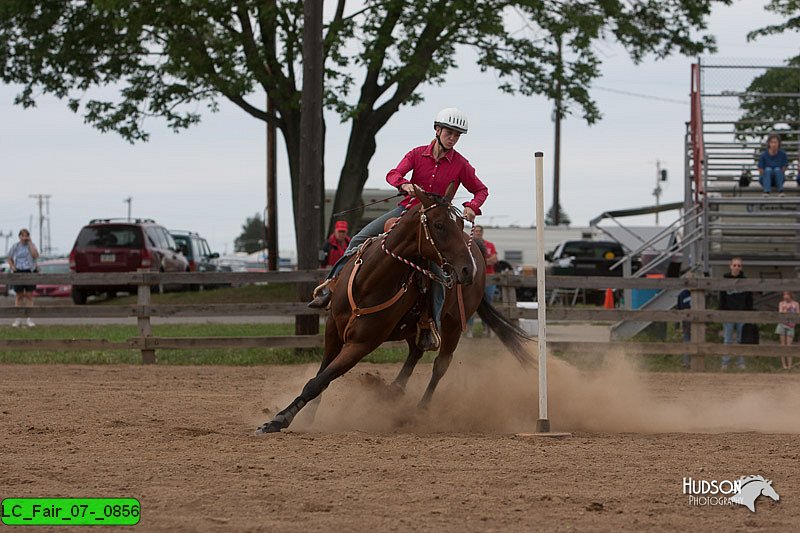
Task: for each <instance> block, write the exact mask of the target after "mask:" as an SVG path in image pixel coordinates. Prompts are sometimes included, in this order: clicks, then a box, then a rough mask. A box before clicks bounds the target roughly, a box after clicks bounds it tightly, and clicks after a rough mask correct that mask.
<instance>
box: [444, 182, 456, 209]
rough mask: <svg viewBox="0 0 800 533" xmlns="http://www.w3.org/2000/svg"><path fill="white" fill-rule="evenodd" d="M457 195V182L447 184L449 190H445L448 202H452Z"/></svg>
mask: <svg viewBox="0 0 800 533" xmlns="http://www.w3.org/2000/svg"><path fill="white" fill-rule="evenodd" d="M455 195H456V182H455V181H451V182H450V185H448V186H447V190H446V191H444V199H445V200H447V203H448V204H449V203H451V202H452V201H453V196H455Z"/></svg>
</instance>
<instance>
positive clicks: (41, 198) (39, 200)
mask: <svg viewBox="0 0 800 533" xmlns="http://www.w3.org/2000/svg"><path fill="white" fill-rule="evenodd" d="M50 196H51V195H50V194H29V195H28V198H35V199H36V202H37V204H39V250H41V251H43V252H45V253H46V251H47V248H45V241H44V234H43V232H42V228H43V227H44V214H45V210H44V202H45V199H47V198H50Z"/></svg>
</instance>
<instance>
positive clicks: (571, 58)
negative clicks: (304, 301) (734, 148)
mask: <svg viewBox="0 0 800 533" xmlns="http://www.w3.org/2000/svg"><path fill="white" fill-rule="evenodd" d="M714 3H725V4H727V3H730V0H659V1H654V0H650V1H636V2H628V1H625V0H601V1H596V0H519V1H510V0H364V1H362V2H359V3H357V4H356V3H353V5H351V4H350V3H347V2H346V0H338V1H337V2H336V4H335V8H334V9H333V10H332V12H331V13H328V19H327V20H326V25H325V29H324V55H325V67H326V92H325V105H326V106H327V107H328V108H329V109H332V110H335V111H336V112H338V113H339V115H340V117H341V120H342V121H344V122H349V124H350V136H349V143H348V148H347V153H346V154H345V155H344V164H343V167H342V169H341V173H340V179H339V186H338V190H337V194H336V199H335V203H334V208H333V210H334V211H341V210H345V209H349V208H353V207H356V205H357V203H358V202H359V200H360V197H361V191H362V190H363V187H364V184H365V182H366V180H367V177H368V165H369V162H370V159H371V158H372V156H373V155H374V153H375V149H376V145H375V137H376V135H377V133H378V132H379V131H380V130H381V128H383V126H384V125H386V123H387V122H388V121H389V119H390V118H391V117H392V116H393V115H394V114H395V113H397V112H398V111H399V110H400V108H401V106H403V105H414V104H417V103H419V102H420V101H421V100H422V95H421V88H422V87H423V86H425V85H429V84H441V83H444V82H446V80H447V75H448V73H449V72H450V70H451V69H452V68H453V67H456V66H457V65H456V62H457V55H456V51H457V50H459V49H471V50H472V54H473V55H474V57H476V61H477V64H478V66H479V67H480V68H481V69H482V70H484V71H491V72H493V73H494V76H495V77H496V79H498V80H499V89H500V90H502V91H505V92H510V93H519V94H522V95H545V96H547V97H549V98H553V97H554V95H555V83H554V79H556V78H558V80H559V81H560V87H561V96H562V112H563V113H565V114H573V113H579V114H580V115H582V116H583V118H584V119H585V120H586V121H587V122H589V123H592V122H594V121H596V120H598V119H599V118H600V112H599V110H598V109H597V106H596V105H595V103H594V102H593V100H592V99H591V97H590V95H589V87H590V85H591V82H592V80H594V79H595V78H597V77H598V76H599V74H600V66H601V59H600V57H599V56H598V54H597V52H596V51H595V44H596V43H597V42H598V41H601V40H608V41H616V42H618V43H621V44H622V46H624V47H625V49H627V51H628V52H629V54H630V55H631V57H632V58H633V59H634V60H635V61H639V60H641V59H642V58H643V57H644V56H645V55H648V54H653V55H655V56H656V57H659V58H663V57H666V56H668V55H670V54H672V53H675V52H679V53H682V54H687V55H695V54H699V53H701V52H703V51H705V50H708V49H711V48H713V39H712V38H711V37H710V36H708V35H705V34H703V33H702V30H704V29H705V24H706V23H705V20H706V17H707V15H708V14H709V11H710V9H711V6H712V4H714ZM330 5H333V4H332V3H331V4H330ZM302 14H303V7H302V2H300V1H298V0H294V1H289V0H93V1H87V0H62V1H58V2H54V1H48V0H4V1H3V2H0V79H2V81H4V82H6V83H13V84H19V85H21V91H20V93H19V95H18V96H17V98H16V103H17V104H20V105H22V106H25V107H29V106H33V105H35V103H36V98H37V97H38V96H39V95H41V94H51V95H55V96H56V97H58V98H61V99H64V100H65V101H66V103H67V105H68V106H69V108H70V109H72V110H73V111H75V112H76V113H79V114H81V115H82V116H83V118H84V120H85V121H86V122H87V123H88V124H91V125H92V126H94V127H96V128H98V129H100V130H101V131H115V132H117V133H119V134H120V135H122V136H123V137H124V138H125V139H127V140H129V141H131V142H135V141H144V140H147V138H148V134H147V131H146V129H145V121H146V119H148V118H151V117H160V118H161V119H163V120H164V121H166V123H167V124H168V125H169V127H171V128H172V129H173V130H176V131H178V130H181V129H184V128H188V127H190V126H191V125H193V124H196V123H197V122H198V121H199V120H200V117H201V113H200V109H201V108H200V107H199V105H200V104H202V105H204V106H206V110H208V111H215V110H216V109H217V105H218V102H219V101H220V100H221V99H227V100H229V101H231V102H233V103H234V104H235V105H237V106H239V107H240V108H241V109H242V110H243V111H244V112H246V113H248V114H249V115H251V116H253V117H254V118H257V119H259V120H264V121H267V122H271V123H273V124H275V125H276V126H277V127H278V128H279V129H280V130H281V132H282V134H283V137H284V140H285V144H286V149H287V154H288V162H289V168H290V174H291V178H292V197H293V202H294V206H295V212H296V211H297V209H296V207H297V199H298V194H299V187H298V171H299V168H298V167H299V160H300V155H301V154H300V152H299V146H300V91H301V85H300V82H299V75H300V74H301V69H300V68H299V65H300V64H301V61H302V57H301V53H302V42H301V41H302V27H303V20H302ZM557 39H561V41H562V43H563V46H564V60H563V61H560V60H559V56H558V53H557V51H556V40H557ZM461 57H466V55H464V54H462V55H461ZM264 92H266V93H268V94H269V96H270V98H271V99H272V100H273V102H274V104H275V107H276V112H275V113H274V114H268V113H267V111H266V109H265V107H264V105H263V101H264V97H263V94H264ZM353 216H355V215H353ZM350 222H351V223H352V222H354V220H351V221H350ZM297 244H298V247H300V246H303V245H307V246H311V245H313V246H317V244H318V243H301V242H298V243H297Z"/></svg>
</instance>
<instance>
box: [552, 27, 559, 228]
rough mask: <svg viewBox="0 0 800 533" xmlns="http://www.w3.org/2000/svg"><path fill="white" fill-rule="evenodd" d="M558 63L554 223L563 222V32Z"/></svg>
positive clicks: (554, 154)
mask: <svg viewBox="0 0 800 533" xmlns="http://www.w3.org/2000/svg"><path fill="white" fill-rule="evenodd" d="M556 47H557V51H558V64H557V65H556V110H555V117H554V118H555V122H556V124H555V126H556V131H555V134H556V141H555V142H556V144H555V147H554V148H555V149H554V150H553V225H554V226H558V225H559V224H561V203H560V199H559V195H560V194H561V191H560V181H561V34H558V35H557V36H556Z"/></svg>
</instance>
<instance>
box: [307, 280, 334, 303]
mask: <svg viewBox="0 0 800 533" xmlns="http://www.w3.org/2000/svg"><path fill="white" fill-rule="evenodd" d="M333 279H334V278H327V279H326V280H325V281H323V282H322V283H320V284H319V285H317V287H316V288H315V289H314V292H313V293H311V296H312V298H317V297H318V296H320V295H321V294H322V291H324V290H325V289H327V288H328V285H330V284H331V283H333Z"/></svg>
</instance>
